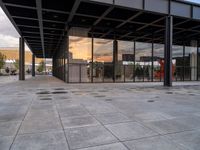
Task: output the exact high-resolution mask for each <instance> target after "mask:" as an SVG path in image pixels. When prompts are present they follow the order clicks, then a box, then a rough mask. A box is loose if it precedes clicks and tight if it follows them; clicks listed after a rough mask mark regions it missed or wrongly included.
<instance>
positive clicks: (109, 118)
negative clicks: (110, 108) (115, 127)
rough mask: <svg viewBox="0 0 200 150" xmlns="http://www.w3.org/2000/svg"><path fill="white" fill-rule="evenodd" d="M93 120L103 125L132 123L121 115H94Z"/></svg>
mask: <svg viewBox="0 0 200 150" xmlns="http://www.w3.org/2000/svg"><path fill="white" fill-rule="evenodd" d="M95 118H96V119H97V120H99V121H100V122H101V123H102V124H104V125H107V124H115V123H122V122H128V121H132V120H131V119H129V118H128V117H127V116H125V115H123V114H122V113H102V114H98V115H95Z"/></svg>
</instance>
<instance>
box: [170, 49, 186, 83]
mask: <svg viewBox="0 0 200 150" xmlns="http://www.w3.org/2000/svg"><path fill="white" fill-rule="evenodd" d="M183 60H184V59H183V46H177V45H173V47H172V63H173V65H174V73H173V75H174V77H173V80H175V81H182V80H183V73H184V67H183V66H184V63H183V62H184V61H183Z"/></svg>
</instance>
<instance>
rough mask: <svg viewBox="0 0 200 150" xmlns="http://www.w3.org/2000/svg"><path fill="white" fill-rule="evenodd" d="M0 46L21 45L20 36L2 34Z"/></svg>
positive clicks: (0, 35)
mask: <svg viewBox="0 0 200 150" xmlns="http://www.w3.org/2000/svg"><path fill="white" fill-rule="evenodd" d="M0 39H1V40H0V47H19V38H16V37H13V36H10V35H4V34H0Z"/></svg>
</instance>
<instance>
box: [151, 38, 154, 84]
mask: <svg viewBox="0 0 200 150" xmlns="http://www.w3.org/2000/svg"><path fill="white" fill-rule="evenodd" d="M153 39H154V38H153ZM151 44H152V47H151V82H153V75H154V40H153V41H152V43H151Z"/></svg>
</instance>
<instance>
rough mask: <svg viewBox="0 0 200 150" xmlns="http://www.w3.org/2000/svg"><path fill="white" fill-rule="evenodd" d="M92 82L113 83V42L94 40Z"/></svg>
mask: <svg viewBox="0 0 200 150" xmlns="http://www.w3.org/2000/svg"><path fill="white" fill-rule="evenodd" d="M93 53H94V56H93V62H94V64H93V81H94V82H113V41H112V40H105V39H96V38H95V39H94V51H93Z"/></svg>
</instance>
